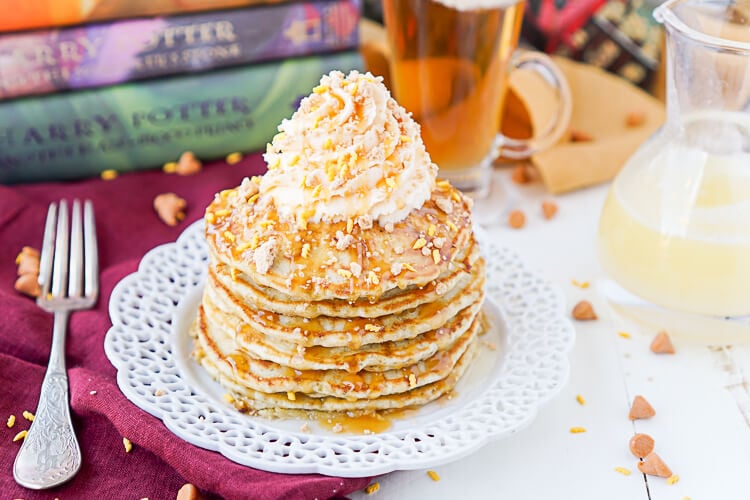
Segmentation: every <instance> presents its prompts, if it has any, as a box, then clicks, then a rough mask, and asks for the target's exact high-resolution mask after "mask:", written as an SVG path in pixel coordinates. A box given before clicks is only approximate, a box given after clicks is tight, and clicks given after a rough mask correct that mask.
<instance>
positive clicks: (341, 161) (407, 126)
mask: <svg viewBox="0 0 750 500" xmlns="http://www.w3.org/2000/svg"><path fill="white" fill-rule="evenodd" d="M264 158H265V160H266V162H267V163H268V172H267V173H266V174H265V175H264V176H263V178H262V180H261V182H260V193H261V200H259V201H261V202H265V203H269V202H271V201H272V202H273V204H274V205H275V207H276V211H277V213H278V216H279V218H282V219H286V220H291V219H296V221H297V222H298V223H300V224H302V225H305V224H306V223H307V222H313V223H317V222H321V221H323V222H337V221H340V220H347V219H353V220H354V221H355V222H356V223H360V225H361V226H363V227H364V224H362V223H361V221H368V222H369V223H371V222H372V221H377V222H378V223H380V224H381V225H382V226H385V225H386V224H389V223H391V224H392V223H396V222H398V221H401V220H403V219H404V218H406V216H407V215H408V214H409V212H411V211H412V210H414V209H418V208H420V207H421V206H422V205H423V204H424V202H425V201H426V200H428V199H429V198H430V193H431V192H432V190H433V189H434V187H435V177H436V175H437V166H436V165H435V164H434V163H432V161H431V160H430V156H429V155H428V154H427V152H426V151H425V147H424V143H423V142H422V138H421V135H420V130H419V125H418V124H417V123H416V122H415V121H414V120H413V119H412V118H411V116H410V115H409V114H408V113H407V112H406V110H404V108H402V107H401V106H399V105H398V104H397V103H396V101H395V100H394V99H393V98H392V97H391V95H390V92H388V89H387V88H386V87H385V85H383V83H382V78H380V77H377V78H376V77H374V76H372V75H371V74H370V73H365V74H361V73H359V72H357V71H352V72H351V73H349V75H348V76H346V77H344V74H343V73H341V72H339V71H333V72H331V73H330V74H328V75H325V76H323V78H322V79H321V80H320V85H319V86H318V87H315V89H313V93H312V94H311V95H310V96H308V97H306V98H304V99H303V100H302V102H301V103H300V107H299V109H298V110H297V111H296V112H295V113H294V115H292V118H291V119H289V120H284V121H282V122H281V125H279V133H278V134H277V135H276V136H275V137H274V139H273V141H272V143H271V144H269V145H268V148H267V151H266V154H265V156H264Z"/></svg>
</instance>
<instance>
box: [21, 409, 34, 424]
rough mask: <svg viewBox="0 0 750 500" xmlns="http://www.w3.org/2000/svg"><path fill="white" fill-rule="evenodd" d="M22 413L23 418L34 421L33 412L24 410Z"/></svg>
mask: <svg viewBox="0 0 750 500" xmlns="http://www.w3.org/2000/svg"><path fill="white" fill-rule="evenodd" d="M22 415H23V418H25V419H26V420H28V421H29V422H33V421H34V414H33V413H31V412H30V411H26V410H24V411H23V413H22Z"/></svg>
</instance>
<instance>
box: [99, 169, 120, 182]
mask: <svg viewBox="0 0 750 500" xmlns="http://www.w3.org/2000/svg"><path fill="white" fill-rule="evenodd" d="M99 177H101V178H102V180H105V181H111V180H112V179H116V178H117V170H114V169H112V168H108V169H107V170H102V172H101V173H100V174H99Z"/></svg>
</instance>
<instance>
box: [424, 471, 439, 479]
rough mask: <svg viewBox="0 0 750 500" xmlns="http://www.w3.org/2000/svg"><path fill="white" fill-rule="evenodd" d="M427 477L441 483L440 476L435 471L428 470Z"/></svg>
mask: <svg viewBox="0 0 750 500" xmlns="http://www.w3.org/2000/svg"><path fill="white" fill-rule="evenodd" d="M427 475H428V476H430V479H432V480H433V481H440V475H439V474H438V473H437V472H435V471H434V470H428V471H427Z"/></svg>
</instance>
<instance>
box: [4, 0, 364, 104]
mask: <svg viewBox="0 0 750 500" xmlns="http://www.w3.org/2000/svg"><path fill="white" fill-rule="evenodd" d="M360 8H361V0H317V1H316V0H309V1H306V2H302V3H282V4H274V5H266V6H257V7H249V8H243V9H234V10H222V11H215V12H202V13H197V14H188V15H179V16H163V17H154V18H142V19H128V20H121V21H113V22H109V23H100V24H92V25H88V26H75V27H71V28H61V29H53V30H42V31H33V32H26V33H9V34H5V35H0V100H3V99H9V98H14V97H21V96H27V95H35V94H47V93H51V92H57V91H60V90H68V89H82V88H91V87H100V86H105V85H112V84H116V83H122V82H127V81H133V80H141V79H146V78H155V77H160V76H166V75H175V74H181V73H194V72H201V71H206V70H210V69H213V68H222V67H229V66H238V65H246V64H252V63H257V62H261V61H268V60H273V59H282V58H287V57H295V56H304V55H308V54H320V53H326V52H335V51H340V50H346V49H351V48H355V47H357V44H358V41H359V36H358V35H359V32H358V22H359V15H360Z"/></svg>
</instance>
